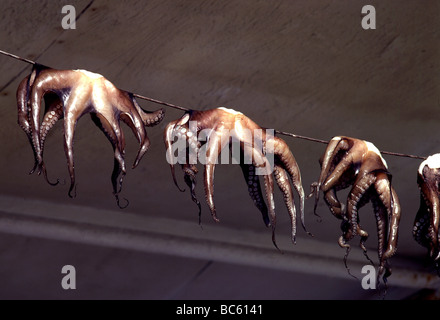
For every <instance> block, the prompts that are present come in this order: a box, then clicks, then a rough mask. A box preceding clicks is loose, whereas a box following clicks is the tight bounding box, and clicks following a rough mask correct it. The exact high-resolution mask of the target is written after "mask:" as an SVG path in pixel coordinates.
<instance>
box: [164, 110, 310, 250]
mask: <svg viewBox="0 0 440 320" xmlns="http://www.w3.org/2000/svg"><path fill="white" fill-rule="evenodd" d="M269 136H270V134H267V133H266V131H265V130H263V129H262V128H261V127H260V126H258V125H257V124H256V123H255V122H253V121H252V120H251V119H249V118H248V117H246V116H245V115H244V114H242V113H240V112H237V111H235V110H232V109H226V108H216V109H211V110H205V111H189V112H186V113H185V114H184V115H183V116H182V117H181V118H180V119H178V120H176V121H173V122H171V123H169V124H168V125H167V127H166V129H165V132H164V140H165V145H166V148H167V160H168V163H169V164H170V167H171V173H172V177H173V180H174V183H175V184H176V186H177V187H178V188H179V189H180V190H181V191H184V190H182V189H181V188H180V187H179V185H178V183H177V180H176V176H175V169H174V165H175V164H176V163H179V164H180V165H181V167H182V169H183V172H184V180H185V182H186V184H187V185H188V186H189V187H190V190H191V198H192V200H193V201H194V202H195V203H196V204H197V206H198V208H199V223H200V215H201V206H200V201H199V200H198V199H197V197H196V194H195V187H196V174H197V172H198V170H197V167H196V164H197V161H199V162H201V163H202V164H204V189H205V198H206V202H207V204H208V207H209V209H210V211H211V215H212V217H213V219H214V220H215V221H216V222H218V221H219V219H218V218H217V213H216V207H215V204H214V169H215V165H216V163H217V160H218V158H219V156H220V155H221V154H222V151H223V150H225V149H226V147H227V146H228V145H229V147H230V149H231V148H232V149H233V148H234V147H237V149H239V151H240V159H241V161H237V160H236V162H235V163H236V164H239V165H240V166H241V170H242V172H243V175H244V178H245V180H246V183H247V185H248V191H249V195H250V196H251V198H252V200H253V201H254V204H255V205H256V207H257V208H258V209H259V210H260V212H261V214H262V216H263V220H264V223H265V224H266V226H268V227H269V226H271V227H272V241H273V243H274V245H275V247H277V244H276V240H275V225H276V216H275V202H274V197H273V191H274V190H273V189H274V187H273V186H274V177H275V181H276V183H277V184H278V187H279V188H280V190H281V191H282V193H283V196H284V202H285V204H286V206H287V209H288V213H289V215H290V219H291V236H292V241H293V242H294V243H295V241H296V209H295V203H294V195H293V189H292V187H291V184H290V180H289V177H290V179H291V182H292V185H293V188H294V189H295V190H296V192H297V193H298V194H299V198H300V212H301V222H302V225H303V227H304V229H305V224H304V199H305V197H304V190H303V187H302V183H301V174H300V170H299V167H298V165H297V163H296V160H295V158H294V157H293V155H292V153H291V151H290V150H289V147H288V146H287V144H286V143H285V142H284V141H283V140H282V139H280V138H278V137H274V136H273V135H272V136H271V137H269ZM176 137H177V141H174V140H175V138H176ZM234 141H235V142H236V143H235V144H234V143H231V142H234ZM178 143H183V148H185V153H184V155H183V156H182V157H180V159H179V155H178V156H177V157H176V155H175V151H176V148H173V147H175V145H177V144H178ZM228 154H229V153H228ZM270 154H271V155H273V160H274V161H272V162H273V163H271V161H270V160H271V159H270V157H269V155H270ZM222 156H223V155H222ZM246 159H247V160H248V161H246ZM259 176H262V180H263V181H264V187H265V196H264V197H263V193H262V188H261V185H260V178H259ZM265 199H266V201H267V205H266V202H265ZM277 248H278V247H277Z"/></svg>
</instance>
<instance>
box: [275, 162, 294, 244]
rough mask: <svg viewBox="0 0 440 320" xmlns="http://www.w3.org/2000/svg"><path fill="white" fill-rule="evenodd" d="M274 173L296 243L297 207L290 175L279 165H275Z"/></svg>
mask: <svg viewBox="0 0 440 320" xmlns="http://www.w3.org/2000/svg"><path fill="white" fill-rule="evenodd" d="M274 174H275V181H276V182H277V185H278V187H279V188H280V190H281V192H282V193H283V197H284V202H285V204H286V206H287V211H288V212H289V215H290V221H291V224H292V242H293V243H294V244H296V208H295V206H294V205H293V191H292V188H291V187H290V183H289V177H288V175H287V172H286V171H285V170H284V169H283V168H281V167H279V166H277V165H275V168H274Z"/></svg>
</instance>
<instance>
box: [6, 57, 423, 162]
mask: <svg viewBox="0 0 440 320" xmlns="http://www.w3.org/2000/svg"><path fill="white" fill-rule="evenodd" d="M0 54H3V55H5V56H7V57H10V58H14V59H17V60H19V61H22V62H26V63H29V64H32V65H36V64H37V63H36V62H35V61H32V60H30V59H26V58H22V57H20V56H17V55H15V54H12V53H9V52H6V51H3V50H0ZM132 95H133V96H134V97H136V98H138V99H141V100H146V101H149V102H152V103H155V104H160V105H163V106H166V107H169V108H174V109H178V110H181V111H185V112H187V111H191V110H192V109H188V108H185V107H181V106H178V105H175V104H172V103H168V102H164V101H160V100H157V99H153V98H149V97H146V96H142V95H140V94H137V93H132ZM274 131H275V133H276V134H280V135H283V136H288V137H292V138H295V139H302V140H307V141H312V142H318V143H323V144H328V143H329V141H327V140H321V139H316V138H311V137H306V136H301V135H297V134H294V133H290V132H284V131H279V130H274ZM380 152H381V153H382V154H387V155H390V156H396V157H406V158H412V159H421V160H426V157H422V156H416V155H412V154H404V153H398V152H389V151H380Z"/></svg>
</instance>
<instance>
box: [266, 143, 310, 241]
mask: <svg viewBox="0 0 440 320" xmlns="http://www.w3.org/2000/svg"><path fill="white" fill-rule="evenodd" d="M274 152H275V155H276V162H277V163H279V164H280V165H281V167H282V168H284V169H285V170H286V172H288V173H289V176H290V178H291V181H292V185H293V187H294V188H295V190H296V192H297V193H298V195H299V204H300V215H301V224H302V227H303V229H304V230H305V231H306V233H307V234H308V235H311V236H313V235H312V234H311V233H310V232H309V231H307V228H306V225H305V217H304V216H305V214H304V211H305V210H304V202H305V194H304V189H303V186H302V182H301V173H300V170H299V166H298V164H297V162H296V160H295V157H294V156H293V154H292V152H291V151H290V150H289V148H288V146H287V144H286V142H285V141H284V140H282V139H280V138H278V137H275V138H274ZM287 182H289V181H287ZM289 187H290V185H289ZM292 204H293V195H292V197H291V200H290V202H286V205H287V206H289V205H292ZM292 218H293V217H292ZM293 223H296V222H294V221H293V220H292V224H293Z"/></svg>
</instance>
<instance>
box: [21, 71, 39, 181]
mask: <svg viewBox="0 0 440 320" xmlns="http://www.w3.org/2000/svg"><path fill="white" fill-rule="evenodd" d="M29 78H30V76H27V77H25V78H24V79H23V80H22V81H21V82H20V84H19V85H18V88H17V93H16V97H17V110H18V117H17V123H18V125H19V126H20V128H21V129H22V130H23V131H24V132H25V133H26V136H27V138H28V140H29V143H30V145H31V146H32V153H33V155H34V167H33V168H32V170H31V171H30V172H29V174H32V173H34V172H35V170H36V169H37V166H38V160H37V155H36V152H35V149H34V148H33V142H32V127H31V123H30V119H29V114H30V110H29V109H30V108H29V91H30V89H29Z"/></svg>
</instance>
